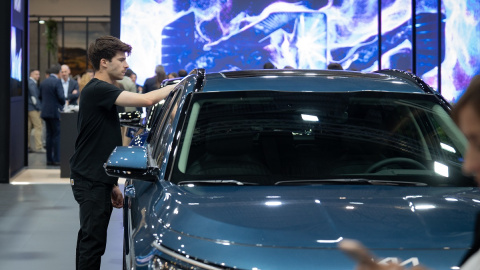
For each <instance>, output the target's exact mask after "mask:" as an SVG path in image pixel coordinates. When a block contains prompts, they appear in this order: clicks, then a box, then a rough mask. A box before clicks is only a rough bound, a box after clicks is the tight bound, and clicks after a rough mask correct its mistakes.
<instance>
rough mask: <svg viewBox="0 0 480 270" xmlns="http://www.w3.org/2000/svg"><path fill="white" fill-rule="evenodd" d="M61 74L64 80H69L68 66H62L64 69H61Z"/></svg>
mask: <svg viewBox="0 0 480 270" xmlns="http://www.w3.org/2000/svg"><path fill="white" fill-rule="evenodd" d="M60 76H61V77H62V79H63V80H65V81H66V80H68V76H70V69H69V68H68V67H66V66H62V69H61V70H60Z"/></svg>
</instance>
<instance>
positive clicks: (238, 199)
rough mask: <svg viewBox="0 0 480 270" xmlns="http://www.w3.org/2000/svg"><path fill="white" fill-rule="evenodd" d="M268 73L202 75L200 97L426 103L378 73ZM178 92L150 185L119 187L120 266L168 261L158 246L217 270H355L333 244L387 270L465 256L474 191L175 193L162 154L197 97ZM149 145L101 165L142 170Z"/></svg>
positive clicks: (411, 88)
mask: <svg viewBox="0 0 480 270" xmlns="http://www.w3.org/2000/svg"><path fill="white" fill-rule="evenodd" d="M259 72H260V73H259ZM275 72H276V71H273V73H272V71H255V72H253V73H255V74H253V75H251V76H250V75H248V74H245V73H241V72H225V73H215V74H207V75H206V79H205V85H206V87H205V88H203V89H201V90H200V92H216V91H239V90H247V91H249V90H272V91H298V92H301V91H320V92H330V91H331V92H343V91H345V92H350V91H382V92H383V91H391V92H402V93H406V92H408V93H418V94H419V95H425V94H427V95H431V93H425V92H423V90H422V89H421V88H420V87H419V86H418V85H416V84H414V83H413V82H411V81H408V80H404V79H401V78H397V77H394V76H390V75H384V74H363V73H357V72H347V71H293V73H289V72H292V71H287V72H284V71H278V72H280V73H281V74H280V73H275ZM307 73H311V74H307ZM302 74H303V75H302ZM240 75H241V76H240ZM181 84H183V87H184V88H183V89H182V92H180V94H179V95H181V96H180V98H179V100H180V101H179V102H178V103H177V104H179V105H180V106H178V110H179V113H177V114H176V115H175V117H174V118H173V119H174V121H173V124H172V125H166V126H167V128H166V130H165V131H164V133H163V135H164V137H163V139H164V140H163V141H162V144H161V145H157V147H158V148H159V149H162V150H165V149H166V155H165V156H163V158H162V159H161V160H157V162H158V164H157V165H158V166H159V167H160V173H159V174H158V179H157V181H154V182H145V181H140V180H134V179H127V181H126V183H125V186H126V187H128V188H129V190H128V192H129V194H135V196H129V197H126V201H125V209H124V227H125V231H126V239H125V241H126V261H127V266H131V265H134V266H135V267H136V269H148V264H149V262H150V261H151V260H152V259H153V258H154V256H161V257H168V256H166V255H165V254H164V253H162V252H161V251H159V250H158V249H157V248H156V247H155V245H161V246H162V247H165V248H167V249H169V250H171V251H173V252H175V253H176V254H178V256H179V257H187V256H188V258H190V259H194V260H198V261H200V262H206V263H207V264H209V265H214V266H218V267H219V268H220V269H221V267H222V266H225V267H228V268H236V269H255V268H257V269H262V270H265V269H354V266H355V265H354V262H353V261H352V260H351V259H349V258H347V257H346V256H345V255H344V254H343V253H342V252H340V251H339V250H338V249H337V244H338V242H339V241H341V240H342V239H347V238H350V239H357V240H360V241H361V242H362V243H363V244H364V245H365V246H367V247H368V248H370V249H371V250H372V251H373V252H374V253H375V254H376V255H377V256H378V257H379V258H381V259H383V260H384V261H385V262H389V261H395V260H401V261H405V263H406V266H407V267H411V266H412V265H416V264H417V263H421V264H424V265H426V266H428V267H429V268H431V269H436V270H438V269H451V268H452V267H454V266H457V263H458V262H459V261H460V259H461V257H462V256H463V254H465V252H466V250H467V249H468V248H469V245H470V243H471V241H472V228H473V222H474V213H476V212H477V211H479V210H480V192H479V190H478V189H477V188H473V187H405V186H381V185H380V186H379V185H348V184H345V185H304V186H301V185H300V186H232V185H227V186H195V185H185V186H178V185H175V184H173V183H172V182H170V181H166V180H169V179H168V177H169V175H168V174H167V173H166V170H167V164H168V163H169V158H171V155H170V153H171V152H174V151H176V149H175V145H174V143H173V140H175V138H178V137H179V136H178V134H177V133H176V132H175V131H176V129H177V125H179V126H181V125H182V124H183V123H179V121H180V120H179V119H180V116H181V113H180V112H182V110H184V109H183V108H182V106H184V105H185V104H187V106H188V103H187V102H186V97H187V96H188V95H190V94H191V93H192V92H194V91H195V90H196V89H197V88H196V87H197V84H196V77H195V76H192V75H190V76H188V77H187V78H186V79H184V80H183V81H182V82H181ZM312 86H314V87H312ZM162 124H163V123H162ZM157 128H158V127H157ZM148 137H149V134H148V132H146V133H143V134H142V135H141V136H139V137H138V138H137V139H136V140H134V142H133V144H135V145H136V147H133V148H126V147H119V148H117V149H116V150H115V151H114V153H112V156H111V157H110V159H109V161H108V163H107V164H108V165H109V166H117V168H118V169H119V170H120V169H122V168H123V169H125V168H127V169H139V170H146V169H147V168H148V164H147V158H146V156H147V152H146V147H142V146H144V145H147V144H149V143H150V144H151V143H157V142H149V141H148ZM157 139H158V140H159V141H160V139H159V138H157ZM132 149H133V151H132ZM170 180H171V179H170ZM172 181H173V180H172ZM405 181H408V179H405ZM132 192H133V193H132ZM129 269H130V268H129Z"/></svg>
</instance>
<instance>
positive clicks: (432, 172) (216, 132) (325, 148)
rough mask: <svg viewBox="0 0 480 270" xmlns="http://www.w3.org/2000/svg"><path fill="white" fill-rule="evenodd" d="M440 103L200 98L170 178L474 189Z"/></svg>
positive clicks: (407, 98)
mask: <svg viewBox="0 0 480 270" xmlns="http://www.w3.org/2000/svg"><path fill="white" fill-rule="evenodd" d="M440 104H441V103H440V102H439V100H438V99H437V98H436V97H434V96H433V95H425V94H408V93H390V92H373V91H363V92H344V93H315V92H296V93H293V92H282V91H243V92H240V91H232V92H214V93H195V94H193V95H192V97H191V99H190V102H189V106H188V110H187V114H186V117H185V122H184V124H183V129H182V131H181V137H180V140H179V141H178V147H177V151H175V152H176V154H175V156H174V157H175V158H174V164H173V170H172V174H171V179H170V180H171V181H172V182H174V183H201V182H202V181H206V183H210V184H212V183H225V181H211V180H232V181H233V180H235V181H238V183H243V182H245V183H248V184H252V183H253V184H258V185H298V184H301V185H324V184H395V183H397V185H402V184H403V183H405V185H407V186H425V185H428V186H473V185H474V183H473V181H472V179H471V178H467V177H465V176H463V175H462V173H461V165H462V161H463V154H464V151H465V147H466V140H465V137H464V136H463V135H462V134H461V132H460V131H459V130H458V128H457V127H456V125H455V124H454V123H453V121H452V120H451V118H450V116H449V115H448V113H447V111H446V110H445V108H444V107H442V106H441V105H440ZM352 179H355V181H352ZM358 179H361V181H359V180H358ZM207 180H209V181H208V182H207ZM371 180H379V181H371ZM229 183H231V182H229ZM415 183H419V184H418V185H416V184H415Z"/></svg>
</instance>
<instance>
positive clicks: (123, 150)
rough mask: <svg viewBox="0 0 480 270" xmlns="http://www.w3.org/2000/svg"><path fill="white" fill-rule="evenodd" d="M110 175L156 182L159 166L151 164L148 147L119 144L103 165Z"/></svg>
mask: <svg viewBox="0 0 480 270" xmlns="http://www.w3.org/2000/svg"><path fill="white" fill-rule="evenodd" d="M103 167H104V168H105V172H106V173H107V175H109V176H115V177H122V178H132V179H138V180H144V181H149V182H154V181H156V180H157V179H158V167H154V166H149V160H148V155H147V149H146V148H145V147H143V146H117V147H116V148H115V149H114V150H113V152H112V153H111V154H110V157H109V158H108V160H107V162H106V163H105V164H104V165H103Z"/></svg>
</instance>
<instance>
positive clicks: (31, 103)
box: [27, 69, 46, 153]
mask: <svg viewBox="0 0 480 270" xmlns="http://www.w3.org/2000/svg"><path fill="white" fill-rule="evenodd" d="M38 79H40V71H38V69H32V70H30V78H29V79H28V133H27V134H28V135H27V138H28V148H29V150H30V151H32V152H37V153H45V152H46V151H45V149H44V148H43V143H42V130H43V123H42V119H41V118H40V110H41V109H42V107H41V103H40V100H39V99H38V86H37V85H38ZM32 128H33V132H34V133H33V138H34V143H35V145H34V146H32V145H31V143H30V141H31V140H30V134H31V132H32Z"/></svg>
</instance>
